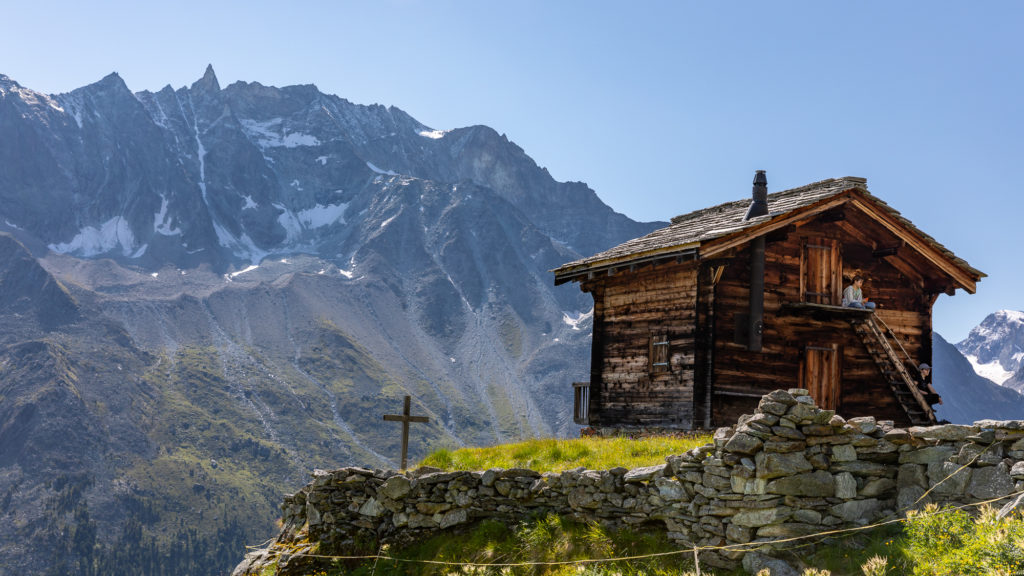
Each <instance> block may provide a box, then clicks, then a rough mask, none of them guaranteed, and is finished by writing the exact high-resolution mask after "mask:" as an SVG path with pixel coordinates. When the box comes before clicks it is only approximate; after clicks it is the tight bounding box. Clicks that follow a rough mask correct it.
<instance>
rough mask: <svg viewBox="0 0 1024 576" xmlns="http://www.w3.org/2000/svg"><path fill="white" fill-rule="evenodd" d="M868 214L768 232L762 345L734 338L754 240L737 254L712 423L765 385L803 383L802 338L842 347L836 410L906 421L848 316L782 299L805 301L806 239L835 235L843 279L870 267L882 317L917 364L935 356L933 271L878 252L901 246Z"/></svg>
mask: <svg viewBox="0 0 1024 576" xmlns="http://www.w3.org/2000/svg"><path fill="white" fill-rule="evenodd" d="M862 218H864V217H863V216H862V215H861V214H860V213H859V212H857V211H855V210H847V211H845V212H840V213H838V214H831V215H829V216H827V217H819V218H818V219H815V220H812V221H810V222H807V223H804V224H803V225H800V226H797V227H795V228H793V229H790V230H788V231H787V232H786V233H785V234H783V235H775V236H773V237H769V242H768V243H767V246H766V250H765V259H766V262H765V276H766V277H765V301H764V308H765V316H764V336H763V349H762V350H761V351H760V352H750V351H748V350H747V348H746V346H745V345H742V344H737V343H735V331H736V326H737V323H741V324H744V325H745V320H744V318H743V316H744V315H745V314H746V313H747V311H748V307H749V296H750V288H749V282H750V267H749V250H748V248H749V246H747V245H745V246H743V247H742V248H741V249H738V250H737V251H736V252H735V253H734V254H733V258H732V260H731V263H730V264H729V266H728V267H727V268H726V270H725V272H724V274H723V276H722V279H721V281H720V283H719V285H718V286H717V288H716V296H715V315H716V328H715V336H714V342H715V348H714V352H713V353H714V366H715V367H714V375H713V379H714V384H713V390H714V410H713V419H714V421H713V425H715V426H719V425H728V424H731V423H733V422H735V420H736V418H737V417H739V416H740V415H742V414H749V413H751V411H752V410H753V409H754V407H756V405H757V401H758V397H759V396H760V395H762V394H764V393H767V392H770V391H771V390H774V389H776V388H793V387H798V385H799V384H800V366H801V362H802V358H803V353H804V349H805V347H806V346H809V345H810V346H830V345H833V344H836V345H838V346H839V348H840V350H841V351H842V354H841V366H840V370H841V373H842V383H841V393H840V394H841V396H840V404H839V407H838V412H839V413H840V414H841V415H843V416H846V417H851V416H864V415H871V416H875V417H877V418H879V419H889V420H895V421H896V422H897V423H899V424H906V423H907V418H906V415H905V414H904V412H903V410H902V408H901V407H900V406H899V404H898V403H897V402H896V399H895V396H894V395H893V393H892V392H891V390H890V388H889V386H888V384H887V383H886V382H885V381H884V379H883V377H882V375H881V373H880V371H879V369H878V367H877V366H876V364H875V363H874V361H873V360H872V359H871V357H870V356H869V355H868V353H867V350H866V348H865V346H864V344H863V343H862V341H861V340H860V338H859V337H858V336H857V334H856V333H855V332H854V330H853V328H852V327H851V325H850V323H849V318H848V317H846V316H845V315H843V314H841V313H840V314H822V313H816V314H815V315H810V314H807V313H795V312H793V311H792V309H791V308H787V307H786V306H785V304H787V303H794V302H799V301H800V277H801V268H800V267H801V252H802V250H803V249H804V248H803V246H804V243H805V242H806V241H808V240H810V241H812V242H815V241H821V240H827V239H836V240H838V242H839V243H840V245H841V250H840V253H841V257H842V269H843V280H842V282H843V286H842V287H843V288H845V286H846V285H848V284H849V283H850V280H851V278H852V276H854V275H855V274H860V275H862V276H864V277H865V279H866V280H865V283H864V294H865V295H866V296H868V297H869V298H871V299H872V300H874V301H875V302H876V303H877V304H878V306H879V310H878V313H877V315H878V317H879V318H881V319H882V320H883V321H885V323H886V324H888V325H889V326H890V327H891V328H892V329H893V330H894V331H895V332H896V333H897V334H898V335H899V337H900V339H901V340H902V341H903V343H904V346H905V347H906V349H907V351H908V352H909V354H910V356H911V357H912V358H913V360H914V364H917V363H919V362H928V363H931V304H932V302H933V301H934V297H935V294H929V293H927V292H926V291H925V290H926V288H925V286H926V285H927V284H928V283H929V280H930V279H929V278H928V273H927V270H928V266H926V265H924V264H923V263H922V262H919V261H916V260H914V258H915V257H916V256H915V255H914V254H908V253H907V251H906V250H903V251H898V253H897V254H896V255H895V256H889V257H876V256H874V255H873V251H874V250H877V249H880V248H885V247H888V246H889V245H895V243H896V240H895V238H894V237H892V236H891V235H889V234H888V233H887V232H885V231H881V230H873V229H870V226H871V223H870V222H864V221H861V219H862ZM865 229H867V230H868V233H869V235H867V236H866V235H865V233H864V232H863V231H864V230H865ZM851 231H852V232H851ZM866 242H871V244H872V245H865V244H866ZM901 270H902V271H901ZM921 270H925V272H920V271H921ZM918 273H919V274H918ZM932 274H938V273H937V272H934V271H933V272H932ZM932 284H933V285H934V284H936V282H932Z"/></svg>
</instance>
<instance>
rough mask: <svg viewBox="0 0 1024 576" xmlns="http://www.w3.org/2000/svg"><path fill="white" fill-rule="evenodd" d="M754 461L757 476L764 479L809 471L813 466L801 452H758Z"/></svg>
mask: <svg viewBox="0 0 1024 576" xmlns="http://www.w3.org/2000/svg"><path fill="white" fill-rule="evenodd" d="M755 462H756V463H757V477H758V478H763V479H765V480H770V479H772V478H780V477H782V476H791V475H793V474H800V473H801V472H810V471H811V469H812V468H813V466H811V463H810V462H808V461H807V458H806V457H805V456H804V455H803V453H802V452H794V453H790V454H780V453H774V452H759V453H758V454H757V456H756V457H755Z"/></svg>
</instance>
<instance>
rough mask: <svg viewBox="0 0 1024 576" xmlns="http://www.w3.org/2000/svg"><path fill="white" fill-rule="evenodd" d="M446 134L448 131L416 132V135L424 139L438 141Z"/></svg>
mask: <svg viewBox="0 0 1024 576" xmlns="http://www.w3.org/2000/svg"><path fill="white" fill-rule="evenodd" d="M448 132H449V130H421V131H420V132H417V134H419V135H420V136H423V137H424V138H430V139H431V140H440V139H441V138H444V135H445V134H447V133H448Z"/></svg>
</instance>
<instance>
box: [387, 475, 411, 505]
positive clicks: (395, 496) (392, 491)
mask: <svg viewBox="0 0 1024 576" xmlns="http://www.w3.org/2000/svg"><path fill="white" fill-rule="evenodd" d="M380 491H381V492H382V493H383V494H384V495H385V496H387V497H388V498H391V499H392V500H401V499H402V498H404V497H405V496H406V495H407V494H408V493H409V492H411V491H412V482H411V481H409V479H408V478H406V477H405V476H392V477H391V478H388V479H387V480H385V481H384V485H383V486H381V488H380Z"/></svg>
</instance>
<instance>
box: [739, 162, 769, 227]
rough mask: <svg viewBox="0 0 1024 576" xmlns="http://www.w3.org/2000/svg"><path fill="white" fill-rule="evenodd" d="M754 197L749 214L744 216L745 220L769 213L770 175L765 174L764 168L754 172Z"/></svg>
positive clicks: (748, 209) (748, 210)
mask: <svg viewBox="0 0 1024 576" xmlns="http://www.w3.org/2000/svg"><path fill="white" fill-rule="evenodd" d="M753 197H754V198H753V202H751V203H750V208H747V215H746V216H744V217H743V219H744V220H750V219H751V218H754V217H757V216H765V215H767V214H768V177H767V176H765V174H764V170H758V171H757V172H756V173H755V174H754V190H753Z"/></svg>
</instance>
